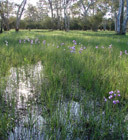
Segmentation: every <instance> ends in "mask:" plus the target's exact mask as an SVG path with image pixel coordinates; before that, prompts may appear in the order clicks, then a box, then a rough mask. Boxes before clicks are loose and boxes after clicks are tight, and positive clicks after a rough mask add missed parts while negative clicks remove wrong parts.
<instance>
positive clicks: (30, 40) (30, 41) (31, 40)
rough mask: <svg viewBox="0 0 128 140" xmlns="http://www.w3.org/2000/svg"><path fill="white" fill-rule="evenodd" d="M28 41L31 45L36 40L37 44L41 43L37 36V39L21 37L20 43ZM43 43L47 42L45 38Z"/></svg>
mask: <svg viewBox="0 0 128 140" xmlns="http://www.w3.org/2000/svg"><path fill="white" fill-rule="evenodd" d="M27 42H29V43H30V44H31V45H33V44H34V42H35V44H37V43H38V44H39V43H40V41H39V39H38V38H36V39H35V40H33V39H29V38H27V39H24V40H21V39H19V44H21V43H27ZM43 44H45V40H44V41H43Z"/></svg>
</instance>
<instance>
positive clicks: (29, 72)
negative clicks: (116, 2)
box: [0, 30, 128, 140]
mask: <svg viewBox="0 0 128 140" xmlns="http://www.w3.org/2000/svg"><path fill="white" fill-rule="evenodd" d="M127 50H128V35H126V36H119V35H115V34H114V32H109V31H106V32H103V31H100V32H91V31H70V32H63V31H48V30H32V31H26V30H22V31H20V32H18V33H16V32H14V31H9V32H4V33H3V34H1V35H0V116H1V117H0V140H5V139H9V140H12V139H14V138H15V139H16V138H17V139H18V138H19V139H21V140H22V139H26V140H27V139H29V138H30V137H31V139H32V140H35V139H36V140H38V139H39V140H43V139H44V140H45V139H46V140H47V139H55V140H56V139H59V140H84V139H87V140H89V139H90V140H97V139H101V140H102V139H104V140H110V139H111V140H122V139H123V140H126V139H128V53H127ZM10 70H11V71H10ZM9 77H10V78H9ZM12 79H13V80H12ZM23 82H24V84H23ZM27 83H29V84H27ZM21 85H22V86H23V85H24V86H23V87H24V89H22V91H21V89H20V86H21ZM26 85H27V86H26ZM29 85H30V86H29ZM28 88H29V89H28ZM23 90H24V94H22V93H23ZM26 91H27V92H26ZM18 93H20V94H18ZM29 93H31V94H30V95H26V94H29ZM17 94H18V95H20V96H18V99H17ZM24 95H25V96H24ZM19 104H20V105H19ZM19 106H20V107H19ZM37 106H38V107H37ZM35 107H37V108H38V110H39V111H38V113H37V114H38V115H37V116H38V117H35V118H34V119H33V112H31V110H33V111H34V112H35V110H36V109H35ZM32 108H34V109H32ZM26 114H27V121H26V119H25V121H22V127H21V126H20V125H21V122H20V123H18V122H19V121H20V120H21V119H22V118H25V117H26ZM39 116H40V119H39ZM19 118H20V119H19ZM37 118H38V119H37ZM40 120H41V121H40ZM38 121H39V124H40V125H38ZM36 122H37V125H38V127H40V129H39V131H38V132H35V131H33V128H36V127H37V126H35V124H36ZM19 127H20V128H21V129H24V130H25V131H26V130H27V131H28V133H30V135H29V136H26V134H25V132H24V133H23V134H22V135H24V136H22V135H21V134H19V136H14V135H15V134H14V133H18V132H17V130H16V129H15V128H19ZM31 130H32V131H31ZM27 131H26V132H27ZM10 133H11V134H10ZM35 133H36V134H35ZM10 135H11V136H10ZM36 135H37V137H36ZM25 136H26V138H25ZM28 137H29V138H28Z"/></svg>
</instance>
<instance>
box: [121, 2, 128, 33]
mask: <svg viewBox="0 0 128 140" xmlns="http://www.w3.org/2000/svg"><path fill="white" fill-rule="evenodd" d="M126 11H127V14H126V18H125V19H124V22H123V32H122V34H126V30H127V21H128V0H127V10H126Z"/></svg>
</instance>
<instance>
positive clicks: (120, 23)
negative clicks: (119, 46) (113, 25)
mask: <svg viewBox="0 0 128 140" xmlns="http://www.w3.org/2000/svg"><path fill="white" fill-rule="evenodd" d="M123 20H124V0H120V3H119V12H118V15H117V34H122V33H123Z"/></svg>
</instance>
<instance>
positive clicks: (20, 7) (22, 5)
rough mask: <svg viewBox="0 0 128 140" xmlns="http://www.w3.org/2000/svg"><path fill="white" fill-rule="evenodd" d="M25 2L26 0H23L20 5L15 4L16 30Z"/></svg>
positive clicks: (17, 29)
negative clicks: (16, 7)
mask: <svg viewBox="0 0 128 140" xmlns="http://www.w3.org/2000/svg"><path fill="white" fill-rule="evenodd" d="M26 3H27V0H23V1H22V2H21V4H20V5H17V6H18V10H17V19H16V31H17V32H18V31H19V26H20V20H21V17H22V15H23V12H24V9H25V5H26Z"/></svg>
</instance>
